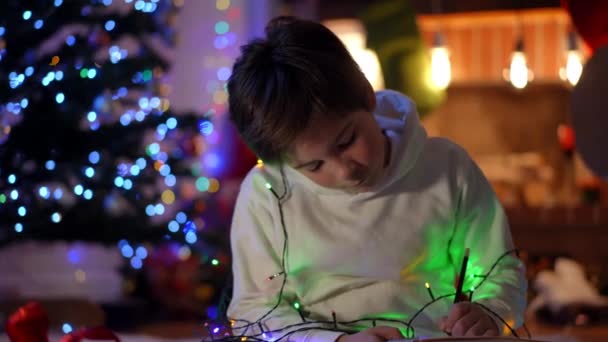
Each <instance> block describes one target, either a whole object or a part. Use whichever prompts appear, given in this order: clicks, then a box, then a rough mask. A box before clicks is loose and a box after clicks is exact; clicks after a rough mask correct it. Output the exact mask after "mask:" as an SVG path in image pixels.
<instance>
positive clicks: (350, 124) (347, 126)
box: [293, 121, 353, 169]
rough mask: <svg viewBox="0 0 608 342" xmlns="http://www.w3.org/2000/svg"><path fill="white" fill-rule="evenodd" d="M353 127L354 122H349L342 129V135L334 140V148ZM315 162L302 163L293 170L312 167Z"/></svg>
mask: <svg viewBox="0 0 608 342" xmlns="http://www.w3.org/2000/svg"><path fill="white" fill-rule="evenodd" d="M352 125H353V122H352V121H349V122H348V123H347V124H346V125H345V126H344V128H342V131H340V133H339V134H338V135H337V136H336V139H335V140H334V142H333V143H332V146H334V145H336V144H337V143H338V141H340V138H342V136H343V135H344V133H345V132H346V131H347V130H348V128H349V127H350V126H352ZM315 162H316V160H311V161H308V162H304V163H300V164H298V165H296V166H294V167H293V168H294V169H301V168H303V167H305V166H308V165H310V164H313V163H315Z"/></svg>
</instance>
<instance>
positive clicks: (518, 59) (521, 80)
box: [506, 37, 533, 89]
mask: <svg viewBox="0 0 608 342" xmlns="http://www.w3.org/2000/svg"><path fill="white" fill-rule="evenodd" d="M506 77H507V79H508V80H509V82H511V85H513V87H515V88H517V89H523V88H525V87H526V85H528V82H529V81H531V80H532V78H533V74H532V71H531V70H529V69H528V64H527V61H526V54H525V52H524V41H523V39H522V38H521V37H520V38H519V39H518V40H517V43H516V44H515V51H513V54H512V55H511V65H510V68H509V69H508V71H507V73H506Z"/></svg>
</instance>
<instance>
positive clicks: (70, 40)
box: [65, 35, 76, 46]
mask: <svg viewBox="0 0 608 342" xmlns="http://www.w3.org/2000/svg"><path fill="white" fill-rule="evenodd" d="M65 43H66V44H68V46H74V44H76V38H75V37H74V36H72V35H69V36H67V38H66V39H65Z"/></svg>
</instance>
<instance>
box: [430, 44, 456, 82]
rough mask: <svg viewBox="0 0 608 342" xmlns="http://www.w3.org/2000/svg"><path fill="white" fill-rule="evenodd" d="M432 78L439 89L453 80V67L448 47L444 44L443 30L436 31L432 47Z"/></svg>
mask: <svg viewBox="0 0 608 342" xmlns="http://www.w3.org/2000/svg"><path fill="white" fill-rule="evenodd" d="M431 80H432V82H433V84H434V85H435V86H436V87H437V88H439V89H445V88H447V87H448V85H449V84H450V81H451V80H452V67H451V65H450V58H449V56H448V49H447V48H446V47H445V45H444V41H443V35H442V34H441V32H436V33H435V39H434V42H433V47H432V48H431Z"/></svg>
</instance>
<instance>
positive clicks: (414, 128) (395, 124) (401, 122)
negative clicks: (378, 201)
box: [284, 90, 427, 196]
mask: <svg viewBox="0 0 608 342" xmlns="http://www.w3.org/2000/svg"><path fill="white" fill-rule="evenodd" d="M373 114H374V117H375V118H376V122H377V123H378V126H379V127H380V128H381V129H382V130H383V131H384V133H385V134H386V135H387V136H388V137H389V139H390V141H391V156H390V162H389V164H388V166H387V167H386V168H385V170H384V175H383V177H382V179H381V180H380V182H379V183H378V184H377V185H376V186H375V187H373V188H372V189H370V191H369V192H364V193H361V194H357V195H355V196H360V195H364V194H374V193H377V192H380V191H382V190H383V189H385V188H386V187H388V186H390V185H391V184H392V183H394V182H395V181H398V180H399V179H401V178H403V177H405V176H406V175H407V174H408V172H409V171H410V170H411V169H412V168H413V167H414V165H415V164H416V160H417V159H418V156H419V155H420V152H421V151H422V149H423V148H424V143H425V141H426V138H427V135H426V131H425V130H424V128H423V127H422V126H421V125H420V121H419V118H418V113H417V111H416V105H415V104H414V102H413V101H412V100H411V99H410V98H408V97H407V96H405V95H403V94H401V93H399V92H396V91H393V90H383V91H379V92H377V93H376V108H375V109H374V112H373ZM284 168H285V173H286V176H287V180H288V183H295V184H293V185H296V184H301V185H303V186H305V187H306V188H307V189H309V190H312V191H314V192H316V193H318V194H323V195H350V196H353V194H351V193H348V192H346V191H344V190H341V189H330V188H326V187H322V186H320V185H318V184H317V183H315V182H313V181H312V180H310V179H309V178H308V177H306V176H304V175H303V174H301V173H300V172H299V171H297V170H295V169H294V168H292V167H290V166H288V165H285V166H284Z"/></svg>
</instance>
